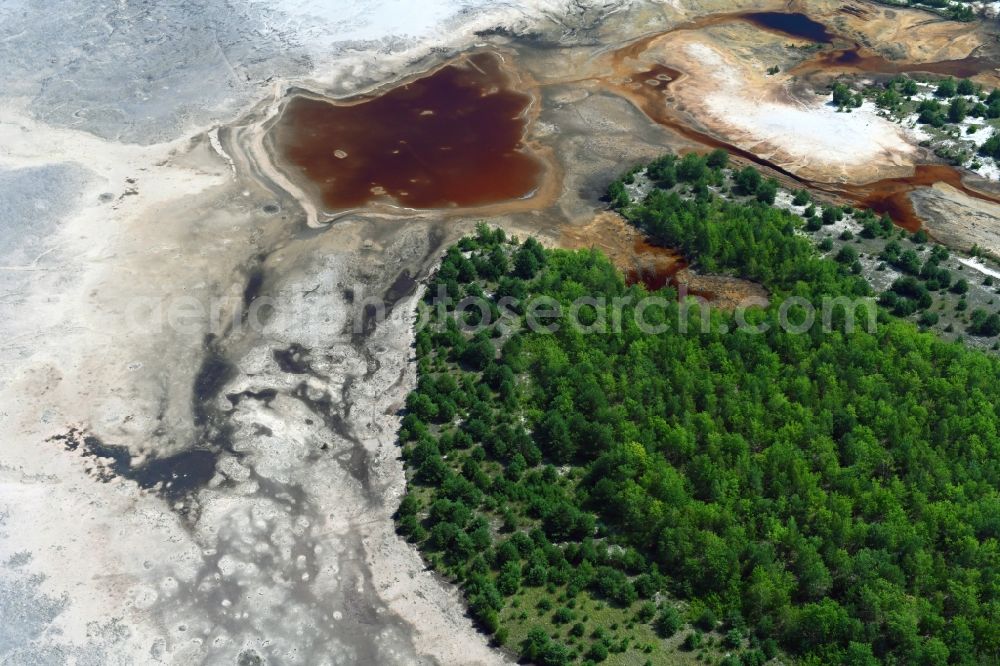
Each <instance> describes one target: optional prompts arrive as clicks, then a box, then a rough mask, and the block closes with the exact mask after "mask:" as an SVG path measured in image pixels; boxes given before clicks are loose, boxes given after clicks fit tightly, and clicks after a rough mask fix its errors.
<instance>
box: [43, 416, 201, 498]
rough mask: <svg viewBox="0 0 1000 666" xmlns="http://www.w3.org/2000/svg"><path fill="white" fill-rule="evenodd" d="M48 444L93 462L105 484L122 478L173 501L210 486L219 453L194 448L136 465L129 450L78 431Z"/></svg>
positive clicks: (59, 436)
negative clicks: (157, 492) (78, 454)
mask: <svg viewBox="0 0 1000 666" xmlns="http://www.w3.org/2000/svg"><path fill="white" fill-rule="evenodd" d="M49 441H54V442H59V443H61V444H62V445H63V446H64V447H65V448H66V450H68V451H79V452H80V455H81V456H82V457H83V458H85V459H87V460H90V461H92V462H93V467H92V469H91V473H92V474H94V476H95V477H96V478H97V480H98V481H101V482H102V483H107V482H109V481H111V480H112V479H114V478H116V477H121V478H124V479H128V480H130V481H134V482H135V483H137V484H138V485H139V487H140V488H143V489H146V490H148V489H152V488H156V489H157V490H158V491H159V493H160V494H161V495H163V496H164V497H166V498H167V499H170V500H177V499H180V498H183V497H185V496H187V495H188V494H189V493H191V492H193V491H195V490H197V489H199V488H201V487H203V486H204V485H205V484H207V483H208V482H209V481H210V480H211V479H212V477H213V476H214V475H215V466H216V462H217V460H218V452H215V451H210V450H207V449H201V448H194V449H189V450H187V451H182V452H180V453H177V454H174V455H172V456H166V457H164V458H154V459H152V460H150V461H148V462H143V463H140V464H138V465H136V464H135V461H134V459H133V457H132V454H131V452H130V451H129V450H128V449H127V448H126V447H124V446H116V445H113V444H106V443H105V442H103V441H102V440H101V439H100V438H98V437H96V436H95V435H92V434H88V433H85V432H83V431H81V430H79V429H77V428H70V429H69V431H68V432H67V433H66V434H64V435H56V436H54V437H51V438H49Z"/></svg>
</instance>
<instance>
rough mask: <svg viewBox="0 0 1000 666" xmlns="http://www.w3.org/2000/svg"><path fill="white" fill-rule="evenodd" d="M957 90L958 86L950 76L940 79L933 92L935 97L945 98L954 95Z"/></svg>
mask: <svg viewBox="0 0 1000 666" xmlns="http://www.w3.org/2000/svg"><path fill="white" fill-rule="evenodd" d="M957 92H958V86H957V85H956V83H955V79H953V78H952V77H950V76H949V77H948V78H946V79H942V80H941V81H940V82H939V83H938V87H937V88H936V89H935V90H934V94H935V95H936V96H937V97H945V98H948V97H954V96H955V93H957Z"/></svg>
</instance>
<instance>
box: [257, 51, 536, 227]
mask: <svg viewBox="0 0 1000 666" xmlns="http://www.w3.org/2000/svg"><path fill="white" fill-rule="evenodd" d="M511 86H512V81H511V80H510V78H509V76H508V75H507V74H506V73H505V72H504V70H503V67H502V62H501V60H500V58H499V57H498V56H496V55H493V54H489V53H478V54H474V55H471V56H469V57H468V58H466V59H465V60H463V61H461V62H458V63H454V64H451V65H447V66H445V67H443V68H441V69H439V70H437V71H436V72H434V73H432V74H430V75H428V76H425V77H423V78H419V79H416V80H413V81H411V82H409V83H405V84H403V85H400V86H398V87H396V88H393V89H391V90H389V91H387V92H385V93H383V94H381V95H378V96H366V97H362V98H360V99H358V100H356V101H352V102H349V103H343V104H339V103H333V102H329V101H326V100H321V99H315V98H311V97H305V96H297V97H294V98H293V99H292V100H291V101H289V103H288V105H287V107H286V108H285V110H284V113H283V114H282V116H281V118H280V119H279V122H278V124H277V125H276V127H275V129H274V130H273V132H274V137H275V144H276V146H277V148H278V152H279V153H280V154H281V155H282V157H283V159H284V161H286V162H287V163H288V164H289V165H290V166H291V168H292V169H293V170H294V171H295V172H297V174H298V175H299V176H300V177H302V178H304V179H305V180H306V181H307V182H310V183H312V184H314V185H315V186H316V187H317V188H318V190H319V192H320V195H321V197H322V200H323V204H324V206H326V208H327V209H330V210H334V209H344V208H353V207H357V206H362V205H364V204H367V203H370V202H374V201H380V200H387V201H391V202H394V203H397V204H399V205H402V206H406V207H410V208H447V207H467V206H478V205H485V204H491V203H496V202H500V201H506V200H511V199H517V198H522V197H525V196H528V195H529V194H531V193H532V192H533V191H534V190H536V189H537V188H538V186H539V183H540V178H541V175H542V165H541V162H539V161H538V160H537V159H535V158H534V157H532V156H531V155H529V154H528V153H527V152H525V149H524V146H523V137H524V132H525V129H526V127H527V117H526V114H527V109H528V107H529V105H530V103H531V98H530V96H528V95H526V94H524V93H522V92H518V91H515V90H513V89H512V87H511Z"/></svg>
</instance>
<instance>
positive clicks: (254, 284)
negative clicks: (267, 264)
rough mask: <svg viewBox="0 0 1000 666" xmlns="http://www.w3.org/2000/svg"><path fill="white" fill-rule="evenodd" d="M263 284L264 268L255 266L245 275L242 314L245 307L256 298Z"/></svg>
mask: <svg viewBox="0 0 1000 666" xmlns="http://www.w3.org/2000/svg"><path fill="white" fill-rule="evenodd" d="M263 286H264V269H262V268H261V267H260V266H255V267H254V268H252V269H251V270H250V275H248V276H247V283H246V286H244V287H243V308H244V316H245V310H246V308H249V307H250V305H251V304H252V303H253V302H254V301H255V300H257V297H258V296H260V290H261V287H263Z"/></svg>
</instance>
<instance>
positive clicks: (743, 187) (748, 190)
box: [734, 166, 763, 195]
mask: <svg viewBox="0 0 1000 666" xmlns="http://www.w3.org/2000/svg"><path fill="white" fill-rule="evenodd" d="M734 180H735V182H736V187H737V189H738V190H739V192H740V194H744V195H752V194H756V193H757V188H759V187H760V185H761V183H762V182H763V178H761V175H760V172H759V171H757V169H754V168H753V167H752V166H747V167H743V168H742V169H740V170H739V171H737V172H736V175H735V177H734Z"/></svg>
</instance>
